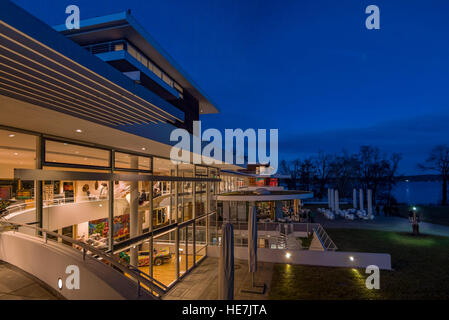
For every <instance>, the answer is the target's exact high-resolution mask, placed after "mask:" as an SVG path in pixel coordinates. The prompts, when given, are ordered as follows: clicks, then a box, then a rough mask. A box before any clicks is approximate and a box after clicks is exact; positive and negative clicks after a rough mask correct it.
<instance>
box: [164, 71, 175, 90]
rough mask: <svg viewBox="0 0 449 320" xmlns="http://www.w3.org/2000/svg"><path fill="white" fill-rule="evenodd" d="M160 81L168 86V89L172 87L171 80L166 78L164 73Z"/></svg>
mask: <svg viewBox="0 0 449 320" xmlns="http://www.w3.org/2000/svg"><path fill="white" fill-rule="evenodd" d="M162 80H163V81H164V82H165V83H166V84H168V85H169V86H170V87H173V80H172V79H171V78H170V77H169V76H167V75H166V74H165V73H163V74H162Z"/></svg>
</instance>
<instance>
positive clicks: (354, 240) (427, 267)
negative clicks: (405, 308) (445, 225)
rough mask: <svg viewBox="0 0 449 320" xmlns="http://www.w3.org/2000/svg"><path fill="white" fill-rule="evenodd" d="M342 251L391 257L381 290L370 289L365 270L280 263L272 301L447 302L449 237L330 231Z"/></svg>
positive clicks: (274, 278) (383, 232) (381, 281)
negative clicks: (419, 300)
mask: <svg viewBox="0 0 449 320" xmlns="http://www.w3.org/2000/svg"><path fill="white" fill-rule="evenodd" d="M327 232H328V234H329V235H330V236H331V238H332V240H334V242H335V243H336V245H337V246H338V247H339V249H340V250H342V251H363V252H379V253H385V252H387V253H390V254H391V257H392V267H393V269H394V271H385V270H381V273H380V289H379V290H368V289H367V288H366V287H365V279H366V277H367V274H365V270H364V269H352V268H332V267H314V266H300V265H286V264H276V265H275V267H274V272H273V279H272V288H271V291H270V299H290V300H296V299H448V298H449V268H448V265H449V237H439V236H429V235H423V236H419V237H414V236H412V235H411V234H408V233H399V232H386V231H374V230H356V229H329V230H327Z"/></svg>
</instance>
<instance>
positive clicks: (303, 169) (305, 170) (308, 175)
mask: <svg viewBox="0 0 449 320" xmlns="http://www.w3.org/2000/svg"><path fill="white" fill-rule="evenodd" d="M314 177H315V167H314V165H313V161H312V159H311V158H308V159H305V160H303V161H302V162H301V163H300V165H299V182H300V184H301V188H302V189H303V190H305V191H310V189H311V188H310V187H311V185H312V182H313V179H314Z"/></svg>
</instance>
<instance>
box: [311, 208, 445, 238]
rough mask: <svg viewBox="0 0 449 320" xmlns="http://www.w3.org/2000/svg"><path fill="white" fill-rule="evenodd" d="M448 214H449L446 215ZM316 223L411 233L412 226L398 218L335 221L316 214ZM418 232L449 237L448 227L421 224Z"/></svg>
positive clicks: (325, 226)
mask: <svg viewBox="0 0 449 320" xmlns="http://www.w3.org/2000/svg"><path fill="white" fill-rule="evenodd" d="M448 214H449V213H448ZM316 220H317V221H316V222H318V223H320V224H321V225H322V226H323V228H325V229H326V228H352V229H372V230H383V231H399V232H411V231H412V226H411V223H410V222H409V220H408V219H406V218H400V217H376V218H375V219H374V220H372V221H365V220H353V221H351V220H345V219H343V218H341V217H338V218H337V219H336V220H328V219H326V218H325V217H324V216H323V215H322V214H317V216H316ZM419 231H420V232H421V233H424V234H431V235H437V236H445V237H449V226H444V225H440V224H433V223H428V222H421V223H420V224H419Z"/></svg>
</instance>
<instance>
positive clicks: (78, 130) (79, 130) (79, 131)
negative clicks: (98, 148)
mask: <svg viewBox="0 0 449 320" xmlns="http://www.w3.org/2000/svg"><path fill="white" fill-rule="evenodd" d="M75 131H76V132H78V133H81V132H83V130H81V129H76V130H75Z"/></svg>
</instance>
